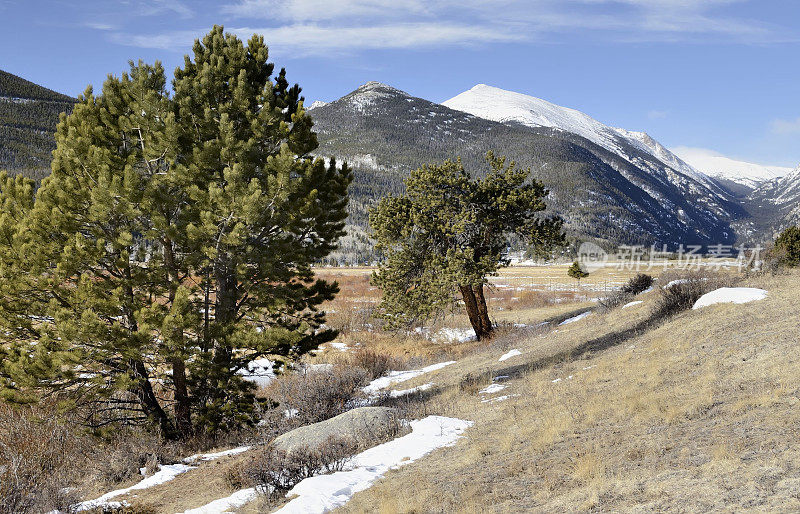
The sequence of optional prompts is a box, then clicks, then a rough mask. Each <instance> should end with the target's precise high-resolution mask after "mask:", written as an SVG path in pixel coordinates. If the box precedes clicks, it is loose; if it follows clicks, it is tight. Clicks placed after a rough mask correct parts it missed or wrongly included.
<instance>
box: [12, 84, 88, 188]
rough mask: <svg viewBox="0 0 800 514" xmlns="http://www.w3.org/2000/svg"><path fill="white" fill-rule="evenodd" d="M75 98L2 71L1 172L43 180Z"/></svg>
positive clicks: (47, 172) (48, 171) (48, 170)
mask: <svg viewBox="0 0 800 514" xmlns="http://www.w3.org/2000/svg"><path fill="white" fill-rule="evenodd" d="M74 103H75V99H73V98H70V97H68V96H66V95H62V94H61V93H57V92H55V91H52V90H50V89H47V88H44V87H42V86H39V85H36V84H34V83H33V82H29V81H27V80H25V79H22V78H20V77H17V76H16V75H12V74H11V73H7V72H5V71H2V70H0V169H7V170H10V171H14V172H22V173H24V174H26V175H28V176H31V177H35V178H42V177H44V176H46V175H47V174H49V173H50V153H51V152H52V151H53V149H55V139H54V137H53V134H54V133H55V131H56V124H57V123H58V117H59V115H60V114H61V113H62V112H71V111H72V106H73V104H74Z"/></svg>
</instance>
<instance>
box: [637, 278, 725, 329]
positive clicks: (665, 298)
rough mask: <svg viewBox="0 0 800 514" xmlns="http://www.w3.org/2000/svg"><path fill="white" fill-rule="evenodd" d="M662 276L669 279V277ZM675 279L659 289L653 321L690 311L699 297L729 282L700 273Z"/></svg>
mask: <svg viewBox="0 0 800 514" xmlns="http://www.w3.org/2000/svg"><path fill="white" fill-rule="evenodd" d="M664 276H666V277H669V275H664ZM677 277H678V278H675V279H673V280H671V281H669V282H668V283H667V285H665V286H664V287H662V288H660V290H659V291H660V295H659V297H658V300H657V301H656V308H655V311H654V313H653V317H654V319H660V318H665V317H668V316H672V315H673V314H677V313H679V312H682V311H685V310H688V309H691V308H692V306H693V305H694V303H695V302H696V301H697V300H698V299H699V298H700V297H701V296H703V295H704V294H706V293H708V292H709V291H713V290H714V289H717V288H720V287H723V286H725V285H727V284H728V283H729V282H730V280H729V279H726V278H723V277H722V276H720V275H713V274H704V273H701V272H688V273H685V274H682V275H677ZM662 278H663V277H662Z"/></svg>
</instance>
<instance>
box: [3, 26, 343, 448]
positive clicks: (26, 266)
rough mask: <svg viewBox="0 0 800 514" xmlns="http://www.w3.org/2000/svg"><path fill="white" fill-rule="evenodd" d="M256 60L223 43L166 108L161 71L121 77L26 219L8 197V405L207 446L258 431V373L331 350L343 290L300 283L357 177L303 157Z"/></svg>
mask: <svg viewBox="0 0 800 514" xmlns="http://www.w3.org/2000/svg"><path fill="white" fill-rule="evenodd" d="M267 58H268V53H267V48H266V46H265V45H264V42H263V40H262V39H261V38H260V37H253V38H252V39H251V40H250V41H249V43H248V44H247V45H244V44H243V43H242V42H241V41H240V40H239V39H237V38H236V37H234V36H231V35H227V34H225V33H224V31H223V29H222V27H214V29H213V30H212V32H211V33H210V34H208V35H207V36H205V37H204V38H203V40H202V42H201V41H198V42H196V43H195V46H194V58H193V59H192V58H189V57H187V58H186V60H185V65H184V67H183V68H182V69H179V70H176V77H175V81H174V90H175V91H174V95H173V96H172V98H170V96H169V95H168V93H167V89H166V78H165V76H164V72H163V69H162V68H161V66H160V65H158V64H157V65H155V66H148V65H145V64H142V63H138V64H136V65H134V64H133V63H132V64H131V71H130V73H129V74H124V75H123V76H122V77H121V78H114V77H110V78H109V79H108V80H107V81H106V83H105V84H104V85H103V91H102V95H99V96H94V95H93V93H92V91H91V90H87V92H86V94H85V95H84V96H82V97H81V98H79V103H78V104H77V105H76V107H75V109H74V111H73V113H72V114H71V115H70V116H64V117H62V120H61V123H60V124H59V126H58V132H57V134H56V139H57V149H56V151H55V153H54V159H53V165H52V168H53V170H52V174H51V176H50V177H48V178H47V179H46V180H45V181H44V182H43V184H42V187H41V188H40V190H39V191H38V192H37V193H36V195H35V201H34V196H33V184H32V183H30V182H29V181H27V182H26V181H25V180H24V179H15V180H12V179H9V178H7V177H0V179H2V183H0V188H2V189H0V205H1V206H2V211H0V216H2V220H3V225H2V227H3V228H2V229H1V230H0V287H2V292H3V293H4V294H3V300H2V301H1V302H0V323H2V328H3V329H4V330H3V332H4V334H5V335H3V336H2V337H3V343H4V344H2V345H0V348H3V350H2V351H3V352H4V355H3V357H4V360H3V363H2V367H1V368H0V380H2V383H1V384H0V385H2V394H3V395H4V396H5V397H6V398H8V399H12V400H16V401H35V400H36V399H38V398H40V397H41V396H42V395H47V394H53V393H62V394H65V397H66V398H69V400H70V402H71V403H72V404H73V405H80V406H84V405H91V406H93V408H92V409H90V410H89V412H90V415H91V418H90V419H87V423H88V424H89V425H92V426H101V425H103V424H106V423H112V422H117V421H119V420H120V419H121V418H125V419H126V420H129V421H141V420H142V418H144V419H148V420H150V421H152V422H153V423H155V424H157V425H158V426H159V427H160V428H161V429H162V431H163V432H164V433H165V434H166V435H168V436H176V437H185V436H188V435H190V434H192V433H193V432H195V431H196V430H197V429H198V428H201V429H203V430H206V431H209V432H215V431H217V430H219V429H225V428H231V427H234V426H237V425H239V424H242V423H252V422H253V421H254V413H255V402H254V397H253V393H252V385H251V384H250V383H248V382H246V381H244V380H243V379H242V378H241V376H240V375H239V373H240V372H241V370H243V369H244V368H245V367H246V365H247V363H248V362H249V361H250V360H253V359H256V358H260V357H263V356H269V357H270V358H274V359H278V360H279V362H278V365H280V362H281V359H283V360H291V359H293V358H296V357H298V356H300V355H302V354H304V353H306V352H308V351H310V350H312V349H314V348H316V347H317V346H318V345H319V344H322V343H324V342H327V341H330V340H331V339H332V338H333V337H334V336H335V333H334V332H332V331H330V330H326V329H325V328H324V327H323V323H324V315H323V314H322V313H320V312H317V307H318V306H319V305H320V304H321V303H322V302H324V301H326V300H329V299H331V298H332V297H333V295H334V294H335V293H336V292H337V291H338V286H337V285H336V284H335V283H327V282H325V281H322V280H317V279H315V277H314V274H313V271H312V270H311V264H312V263H314V262H316V261H318V260H320V259H322V258H323V257H325V256H326V255H327V254H328V253H330V252H331V251H332V250H333V249H334V248H335V244H336V241H337V240H338V238H339V237H341V235H342V234H343V228H344V219H345V217H346V205H347V187H348V185H349V183H350V181H351V174H350V171H349V170H348V168H347V167H346V166H342V167H341V168H340V169H339V168H337V165H336V163H335V162H330V163H329V164H327V165H326V163H325V162H323V160H322V159H316V160H314V159H312V158H311V157H310V156H309V153H310V152H311V151H313V150H314V149H315V148H316V137H315V135H314V133H313V132H312V130H311V128H312V122H311V119H310V117H309V116H308V115H307V114H306V113H305V111H304V109H303V103H302V98H301V97H300V96H299V93H300V89H299V87H297V86H293V87H289V85H288V82H287V81H286V78H285V72H284V71H281V72H280V74H279V75H278V76H277V77H275V78H274V80H273V79H272V78H271V77H272V72H273V66H272V64H270V63H268V62H267ZM170 410H171V412H170Z"/></svg>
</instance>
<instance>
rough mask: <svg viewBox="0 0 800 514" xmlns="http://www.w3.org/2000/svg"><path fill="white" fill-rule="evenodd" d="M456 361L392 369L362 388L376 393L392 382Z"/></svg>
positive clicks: (369, 392) (409, 378)
mask: <svg viewBox="0 0 800 514" xmlns="http://www.w3.org/2000/svg"><path fill="white" fill-rule="evenodd" d="M455 363H456V361H447V362H440V363H439V364H431V365H430V366H426V367H424V368H422V369H412V370H408V371H390V372H389V374H388V375H386V376H383V377H380V378H376V379H375V380H373V381H372V382H370V383H369V384H368V385H367V386H366V387H364V388H363V389H362V390H363V391H364V392H365V393H367V394H375V393H377V392H378V391H380V390H381V389H384V388H386V387H389V386H390V385H392V384H397V383H400V382H405V381H407V380H411V379H412V378H416V377H418V376H420V375H424V374H425V373H430V372H431V371H436V370H438V369H442V368H443V367H445V366H449V365H450V364H455Z"/></svg>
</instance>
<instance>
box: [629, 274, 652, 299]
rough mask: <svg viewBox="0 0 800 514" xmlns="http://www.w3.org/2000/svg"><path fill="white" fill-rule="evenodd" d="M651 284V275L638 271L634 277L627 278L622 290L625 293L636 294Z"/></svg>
mask: <svg viewBox="0 0 800 514" xmlns="http://www.w3.org/2000/svg"><path fill="white" fill-rule="evenodd" d="M652 285H653V277H651V276H650V275H647V274H645V273H639V274H637V275H636V276H635V277H633V278H631V279H630V280H628V283H627V284H625V285H624V286H622V291H623V292H625V293H629V294H633V295H637V294H639V293H642V292H644V291H647V289H648V288H649V287H650V286H652Z"/></svg>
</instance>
